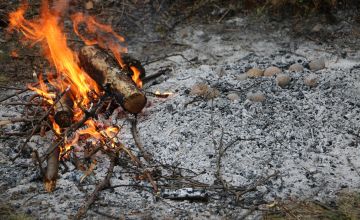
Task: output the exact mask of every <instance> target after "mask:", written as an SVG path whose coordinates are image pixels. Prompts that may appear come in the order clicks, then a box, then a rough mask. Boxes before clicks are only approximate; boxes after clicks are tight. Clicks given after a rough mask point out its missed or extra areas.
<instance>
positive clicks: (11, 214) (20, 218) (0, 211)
mask: <svg viewBox="0 0 360 220" xmlns="http://www.w3.org/2000/svg"><path fill="white" fill-rule="evenodd" d="M0 219H2V220H32V219H33V218H31V217H30V216H27V215H25V214H23V213H18V212H16V210H14V209H13V208H11V207H10V206H9V205H8V204H0Z"/></svg>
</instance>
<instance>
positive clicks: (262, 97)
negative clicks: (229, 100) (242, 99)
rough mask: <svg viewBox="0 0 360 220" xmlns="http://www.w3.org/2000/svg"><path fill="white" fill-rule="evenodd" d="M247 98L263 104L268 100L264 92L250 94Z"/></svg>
mask: <svg viewBox="0 0 360 220" xmlns="http://www.w3.org/2000/svg"><path fill="white" fill-rule="evenodd" d="M246 98H247V99H248V100H250V101H253V102H263V101H265V99H266V97H265V95H264V93H262V92H249V93H248V94H247V95H246Z"/></svg>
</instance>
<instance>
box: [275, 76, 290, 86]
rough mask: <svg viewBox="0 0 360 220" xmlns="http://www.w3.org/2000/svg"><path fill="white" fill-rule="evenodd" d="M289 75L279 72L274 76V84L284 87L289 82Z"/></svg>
mask: <svg viewBox="0 0 360 220" xmlns="http://www.w3.org/2000/svg"><path fill="white" fill-rule="evenodd" d="M290 80H291V78H290V76H288V75H286V74H279V75H277V77H276V85H278V86H280V87H281V88H284V87H286V86H287V85H288V84H289V83H290Z"/></svg>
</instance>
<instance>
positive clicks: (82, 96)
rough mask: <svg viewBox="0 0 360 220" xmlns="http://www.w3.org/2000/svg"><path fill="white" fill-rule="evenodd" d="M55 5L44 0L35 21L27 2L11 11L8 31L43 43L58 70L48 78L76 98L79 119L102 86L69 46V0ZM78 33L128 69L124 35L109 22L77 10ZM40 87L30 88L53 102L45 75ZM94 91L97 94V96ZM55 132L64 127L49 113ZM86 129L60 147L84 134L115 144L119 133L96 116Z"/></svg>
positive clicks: (65, 148) (137, 74) (137, 77)
mask: <svg viewBox="0 0 360 220" xmlns="http://www.w3.org/2000/svg"><path fill="white" fill-rule="evenodd" d="M54 4H55V8H52V9H50V7H49V2H48V0H43V1H42V7H41V11H40V17H39V18H37V19H33V20H27V19H26V18H25V17H24V14H25V12H26V10H27V8H28V4H27V3H25V4H23V5H22V6H20V7H19V9H18V10H17V11H15V12H12V13H10V14H9V21H10V22H9V23H10V24H9V29H8V30H9V31H18V32H21V33H22V34H23V37H24V42H30V43H31V45H34V44H40V45H41V46H42V48H43V51H44V56H45V57H46V58H47V60H48V61H49V62H50V64H51V65H53V66H54V67H55V69H56V72H55V73H52V74H50V73H47V81H48V82H49V83H50V84H51V86H52V87H54V88H55V90H56V91H57V92H58V91H60V92H65V91H67V90H69V88H70V90H69V92H68V93H67V94H66V95H68V96H69V97H70V98H72V101H73V109H72V111H73V113H74V116H73V117H74V118H73V121H78V120H80V119H81V118H82V117H83V115H84V111H83V110H82V109H83V108H88V107H89V106H90V105H91V104H92V102H93V99H94V98H95V99H96V98H99V97H98V95H100V94H101V93H100V92H101V91H100V87H99V86H98V85H97V83H96V82H95V81H94V80H93V79H92V78H91V77H90V76H89V75H88V74H87V73H86V72H84V70H82V69H81V68H80V66H79V65H78V58H77V55H76V53H75V52H74V51H72V50H71V49H70V48H69V47H68V45H67V39H66V35H65V34H64V32H63V29H62V26H61V25H62V24H61V23H60V22H61V21H62V20H63V19H62V18H61V13H62V12H63V11H64V10H65V8H66V7H67V3H66V1H58V2H56V1H54ZM72 20H73V26H74V31H75V33H76V34H77V35H78V36H79V37H80V38H81V39H82V40H83V41H84V42H85V43H86V44H88V45H94V44H98V45H99V46H100V47H102V48H105V49H109V50H111V51H112V53H113V54H114V57H115V58H116V60H117V62H118V63H119V65H120V66H121V67H122V68H125V67H126V66H125V65H126V64H124V62H123V60H122V58H121V54H122V53H127V48H126V46H125V38H124V37H122V36H121V35H119V34H117V33H115V32H114V31H113V30H112V28H111V27H110V26H108V25H105V24H101V23H99V22H97V21H96V20H95V19H94V18H93V17H90V16H85V15H83V14H82V13H76V14H74V15H73V16H72ZM83 25H85V31H86V33H87V35H89V36H91V37H88V36H87V35H86V36H85V35H81V32H80V29H81V28H82V26H83ZM130 68H131V70H132V71H133V73H134V74H133V77H132V78H133V81H134V82H135V83H136V84H137V85H138V86H139V87H141V86H142V82H141V80H140V71H139V70H138V69H136V68H135V67H132V66H131V67H130ZM38 79H39V88H35V87H33V86H30V85H29V88H30V89H31V90H33V91H35V92H37V93H38V94H40V95H41V96H42V97H43V98H44V100H45V101H46V102H48V103H49V104H50V105H53V104H54V102H55V99H56V95H55V93H53V92H49V89H48V86H47V84H46V83H45V82H44V80H43V78H42V75H41V74H40V75H39V77H38ZM94 94H95V95H94ZM49 120H50V121H51V123H52V126H53V129H54V131H55V132H56V133H57V134H58V135H60V134H61V128H60V127H59V125H58V124H57V123H56V122H55V120H54V118H52V117H51V116H49ZM85 124H86V126H87V127H86V128H85V129H84V130H78V131H77V132H76V133H75V136H74V137H73V138H72V139H71V140H69V141H68V140H66V141H65V144H64V145H63V146H62V147H61V152H64V153H65V152H67V151H69V150H71V146H74V145H75V144H77V143H78V141H79V139H80V136H81V135H86V137H85V139H87V138H89V137H92V138H93V139H94V141H98V140H99V141H101V142H105V140H108V139H111V140H110V141H111V142H112V143H111V145H112V146H113V147H114V145H115V140H114V138H115V136H116V135H117V134H118V132H119V128H117V127H106V126H101V125H99V124H97V123H96V122H95V121H94V120H93V119H88V120H87V121H86V122H85ZM130 154H131V152H129V155H130Z"/></svg>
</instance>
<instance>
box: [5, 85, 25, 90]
mask: <svg viewBox="0 0 360 220" xmlns="http://www.w3.org/2000/svg"><path fill="white" fill-rule="evenodd" d="M0 88H1V89H12V90H23V89H22V88H16V87H12V86H3V85H0Z"/></svg>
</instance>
